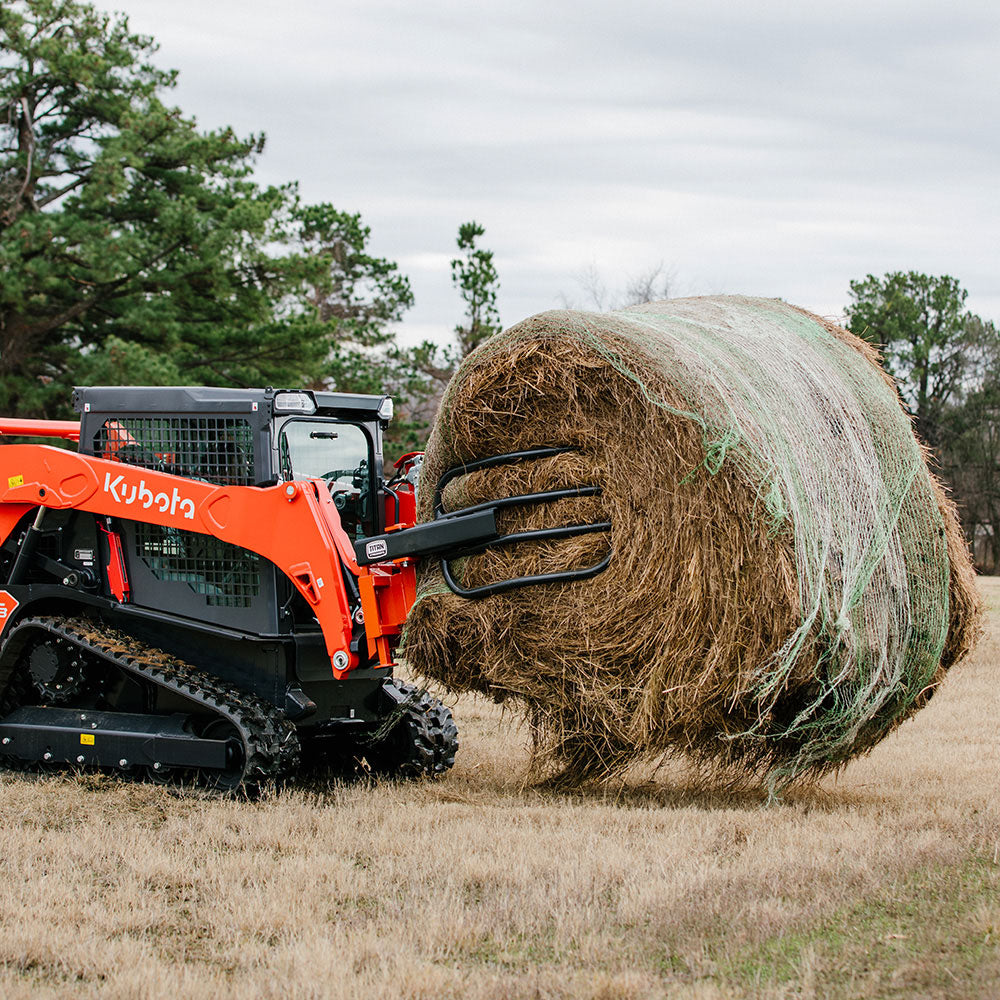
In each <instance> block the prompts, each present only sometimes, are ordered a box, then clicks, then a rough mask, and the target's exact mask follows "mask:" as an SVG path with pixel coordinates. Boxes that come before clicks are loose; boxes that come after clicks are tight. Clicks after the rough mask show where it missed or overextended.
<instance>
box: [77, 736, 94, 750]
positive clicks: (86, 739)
mask: <svg viewBox="0 0 1000 1000" xmlns="http://www.w3.org/2000/svg"><path fill="white" fill-rule="evenodd" d="M80 742H81V743H82V744H83V745H84V746H88V747H92V746H93V745H94V734H93V733H80Z"/></svg>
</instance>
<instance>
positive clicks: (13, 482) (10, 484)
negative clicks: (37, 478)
mask: <svg viewBox="0 0 1000 1000" xmlns="http://www.w3.org/2000/svg"><path fill="white" fill-rule="evenodd" d="M23 485H24V476H8V477H7V488H8V489H10V490H12V489H13V488H14V487H15V486H23Z"/></svg>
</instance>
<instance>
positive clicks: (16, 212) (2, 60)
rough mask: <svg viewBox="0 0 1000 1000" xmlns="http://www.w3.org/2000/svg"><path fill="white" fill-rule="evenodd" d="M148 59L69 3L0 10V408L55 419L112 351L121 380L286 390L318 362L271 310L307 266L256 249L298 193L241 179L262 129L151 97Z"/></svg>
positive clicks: (158, 79) (154, 76)
mask: <svg viewBox="0 0 1000 1000" xmlns="http://www.w3.org/2000/svg"><path fill="white" fill-rule="evenodd" d="M155 49H156V46H155V45H154V43H153V41H152V40H151V39H149V38H147V37H144V36H141V35H136V34H133V33H132V32H131V31H130V30H129V27H128V22H127V20H126V19H125V18H123V17H114V16H110V15H107V14H104V13H101V12H98V11H96V10H95V9H94V8H93V7H91V6H89V5H87V4H85V3H80V2H76V0H13V2H7V3H5V4H4V5H3V7H0V412H7V413H15V412H17V413H21V414H25V415H27V414H36V415H46V414H48V415H53V414H55V413H57V412H60V411H64V410H65V407H66V403H67V401H68V398H69V392H68V388H69V386H70V385H71V384H72V383H73V382H74V381H86V380H87V379H88V378H89V377H90V376H97V375H98V374H99V373H102V372H106V371H108V366H109V365H110V364H111V354H112V353H114V352H116V351H117V355H116V356H117V358H118V361H117V362H115V364H118V365H119V367H120V365H121V362H122V359H123V358H124V357H125V355H124V354H123V353H122V350H121V347H120V345H121V344H128V345H129V348H128V351H127V358H128V364H127V365H126V366H125V367H124V368H123V369H122V374H123V376H128V375H129V374H131V373H134V372H142V371H145V372H155V371H157V370H160V371H161V373H162V372H163V369H162V366H161V362H162V361H163V359H164V358H169V361H170V366H171V367H169V368H168V370H169V373H170V375H171V377H173V376H175V375H176V376H177V377H179V378H180V379H181V380H184V381H188V382H196V381H210V382H220V383H229V384H237V385H240V384H250V383H261V382H264V381H286V382H289V383H291V382H295V381H297V380H299V379H301V378H302V377H303V376H304V375H305V373H307V372H309V371H312V370H313V369H314V368H315V366H316V364H317V363H319V362H321V361H322V360H323V357H324V354H325V350H324V346H323V345H322V344H317V343H315V342H313V341H312V340H310V339H309V331H308V330H306V329H304V328H303V327H302V325H301V324H295V323H292V324H288V323H284V322H278V321H276V317H275V315H274V310H273V302H274V301H275V300H276V299H279V298H280V297H281V295H282V291H283V289H285V288H286V287H287V285H288V282H289V280H291V279H292V278H293V277H294V276H295V274H296V272H297V270H300V269H301V268H302V266H303V262H302V261H301V260H300V259H297V258H296V257H295V256H294V255H289V256H284V257H282V256H275V255H274V254H273V253H271V252H269V248H270V247H272V246H273V245H274V244H275V242H280V241H281V240H282V239H283V238H285V236H286V232H285V226H286V225H287V221H286V220H287V209H288V206H289V205H290V204H291V203H292V202H293V200H294V195H295V192H294V189H293V188H291V187H287V188H267V189H261V188H259V187H258V186H257V185H256V184H255V183H254V182H253V180H252V177H251V172H252V167H253V161H254V157H255V155H256V154H257V153H259V152H260V150H261V149H262V147H263V141H264V140H263V137H262V136H249V137H246V138H239V137H237V136H236V135H234V134H233V132H232V131H231V130H229V129H222V130H218V131H212V132H201V131H199V130H198V129H197V127H196V125H195V123H194V122H193V121H192V120H190V119H188V118H185V117H184V116H183V115H182V114H181V112H180V111H179V110H177V109H176V108H173V107H170V106H169V105H167V104H165V103H164V102H163V100H162V99H161V94H162V93H163V92H164V91H166V90H169V88H170V87H172V86H173V85H174V82H175V74H174V73H173V72H168V71H164V70H160V69H157V68H156V67H154V66H153V65H152V63H151V62H150V58H151V56H152V54H153V52H154V51H155ZM112 338H115V339H114V340H113V339H112ZM109 352H110V353H109Z"/></svg>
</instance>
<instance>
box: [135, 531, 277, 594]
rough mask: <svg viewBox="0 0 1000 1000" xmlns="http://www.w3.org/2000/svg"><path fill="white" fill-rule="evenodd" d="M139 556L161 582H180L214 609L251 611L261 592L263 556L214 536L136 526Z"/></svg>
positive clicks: (137, 552) (136, 543)
mask: <svg viewBox="0 0 1000 1000" xmlns="http://www.w3.org/2000/svg"><path fill="white" fill-rule="evenodd" d="M135 549H136V555H137V556H139V558H140V559H142V561H143V562H144V563H145V564H146V565H147V566H148V567H149V569H150V571H151V572H152V573H153V575H154V576H155V577H156V578H157V579H158V580H176V581H180V582H182V583H186V584H188V586H190V587H191V589H192V590H193V591H194V592H195V593H196V594H203V595H204V596H205V599H206V602H207V603H208V604H210V605H212V606H213V607H222V608H248V607H250V605H251V604H252V602H253V599H254V598H255V597H256V596H257V595H258V594H259V593H260V561H261V560H260V556H258V555H257V554H256V553H255V552H250V551H248V550H247V549H241V548H239V547H237V546H236V545H230V544H229V543H228V542H223V541H220V540H219V539H218V538H213V537H212V536H211V535H199V534H197V533H196V532H193V531H179V530H178V529H176V528H164V527H161V526H160V525H158V524H142V523H141V522H136V523H135Z"/></svg>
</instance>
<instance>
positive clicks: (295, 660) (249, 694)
mask: <svg viewBox="0 0 1000 1000" xmlns="http://www.w3.org/2000/svg"><path fill="white" fill-rule="evenodd" d="M74 404H75V406H76V409H77V411H78V412H79V413H80V422H79V423H76V422H69V421H25V420H2V419H0V435H2V436H0V442H3V443H0V763H7V764H11V765H16V766H24V765H28V766H36V765H38V766H43V767H44V766H45V765H46V764H53V765H67V764H69V765H73V766H81V767H99V768H110V769H116V770H120V771H122V772H127V773H140V774H144V775H149V776H151V777H154V778H155V779H157V780H160V779H164V780H172V779H175V778H178V777H181V778H183V779H185V780H191V779H194V778H197V779H198V780H200V781H202V782H204V783H207V784H209V785H211V786H213V787H215V788H219V789H222V790H236V789H241V788H248V789H249V788H253V787H255V786H258V785H259V784H260V783H261V782H263V781H268V780H272V779H278V778H281V777H283V776H286V775H289V774H291V773H293V772H295V771H296V770H297V769H298V767H299V765H300V762H302V761H303V760H305V761H307V762H308V761H309V760H312V759H323V758H329V757H335V758H346V759H347V760H351V759H354V760H357V761H360V760H364V761H365V762H367V764H368V766H369V767H370V768H371V769H372V770H374V771H376V772H380V773H397V774H403V775H419V774H437V773H441V772H443V771H445V770H446V769H448V768H449V767H451V765H452V764H453V762H454V758H455V751H456V749H457V746H458V740H457V730H456V727H455V724H454V721H453V719H452V715H451V712H450V711H449V709H448V708H446V707H445V706H444V705H443V704H442V703H441V702H440V701H438V700H437V699H434V698H431V697H429V696H428V695H427V694H426V693H424V692H423V691H421V690H419V689H418V688H416V687H414V686H412V685H409V684H405V683H401V682H400V681H399V680H397V679H395V678H394V677H393V675H392V674H393V666H394V663H393V654H394V650H395V648H396V645H397V643H398V640H399V636H400V633H401V630H402V626H403V623H404V622H405V619H406V615H407V613H408V611H409V609H410V607H411V606H412V604H413V601H414V599H415V569H414V566H415V561H416V560H417V559H419V558H426V557H437V558H440V559H441V560H442V565H443V569H444V575H445V580H446V582H447V583H448V585H449V586H451V587H452V588H453V589H454V590H455V591H456V593H461V594H462V595H463V596H465V597H469V598H470V599H475V598H478V597H482V596H485V595H487V594H493V593H497V592H502V591H503V590H505V589H509V588H512V587H519V586H523V585H525V584H528V583H536V582H553V581H559V580H564V579H575V578H578V577H581V576H587V575H592V574H593V573H594V572H599V571H600V570H601V569H602V568H603V566H604V565H606V564H607V561H606V560H605V562H604V563H602V564H601V565H599V566H597V567H593V568H591V569H590V570H584V571H574V572H568V573H563V574H560V573H556V574H548V575H546V576H541V577H535V578H526V579H518V580H508V581H500V582H498V583H496V584H494V585H492V586H488V587H479V588H476V589H474V590H463V589H462V588H461V587H460V586H459V585H458V584H457V583H456V582H455V580H454V578H453V577H452V574H451V571H450V568H449V562H448V560H449V558H455V557H458V556H462V555H469V554H472V553H474V552H481V551H483V550H484V549H485V548H487V547H489V546H491V545H494V544H509V543H513V542H516V541H518V540H521V539H524V538H531V539H537V538H545V537H565V536H566V535H567V534H573V533H577V532H583V531H592V530H600V529H601V527H602V526H599V525H579V526H569V527H566V526H564V527H560V528H556V529H552V531H540V532H523V533H521V534H512V535H506V536H498V534H497V526H496V514H497V511H498V510H501V509H503V508H505V507H508V506H512V505H513V506H517V505H522V504H525V503H533V502H538V501H543V502H544V501H549V500H556V499H559V498H560V497H562V496H571V495H581V494H582V495H586V494H593V493H595V492H598V491H599V490H598V488H597V487H586V486H585V487H580V488H578V489H572V490H557V491H552V492H550V493H546V494H533V495H530V496H523V497H511V498H506V499H502V500H498V501H496V502H495V503H493V504H482V505H479V506H477V507H473V508H467V509H464V510H459V511H453V512H450V513H446V512H445V511H444V509H443V505H442V503H441V490H442V489H443V487H444V485H445V484H446V482H447V481H448V480H449V479H451V478H453V477H454V476H456V475H460V474H462V473H464V472H469V471H473V470H474V469H476V468H482V467H489V466H492V465H496V464H499V463H506V462H511V461H521V460H531V459H533V458H537V457H540V456H543V455H551V454H555V453H558V452H559V451H563V450H566V449H562V448H538V449H534V450H531V451H528V452H520V453H515V454H509V455H499V456H493V457H491V458H487V459H483V460H480V461H477V462H470V463H469V464H468V465H467V466H463V467H462V468H460V469H454V470H449V472H448V473H446V475H445V477H444V478H443V479H442V481H441V483H439V484H437V492H436V494H435V504H434V506H435V520H434V521H433V522H431V523H429V524H423V525H416V524H415V523H414V522H415V518H416V481H417V473H418V471H419V462H420V457H421V456H419V455H410V456H406V457H404V458H403V459H401V460H400V461H399V462H397V463H396V466H395V468H396V474H395V475H394V477H393V478H391V479H390V480H389V481H388V482H386V481H385V480H384V479H383V475H382V470H383V460H382V431H383V429H384V427H385V426H386V424H387V422H388V420H389V419H390V418H391V415H392V402H391V400H390V399H389V397H386V396H364V395H350V394H344V393H332V392H304V391H275V390H273V389H270V388H269V389H261V390H251V389H247V390H243V389H213V388H169V387H168V388H122V387H110V388H107V387H106V388H99V387H95V388H85V389H78V390H77V391H76V392H75V393H74ZM17 436H29V437H36V438H37V437H39V436H41V437H49V438H52V437H55V438H64V439H66V441H77V442H78V448H77V450H70V448H68V447H54V446H52V445H46V444H37V443H28V444H17V443H7V442H10V441H11V440H12V439H16V437H17ZM603 527H606V525H605V526H603Z"/></svg>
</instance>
